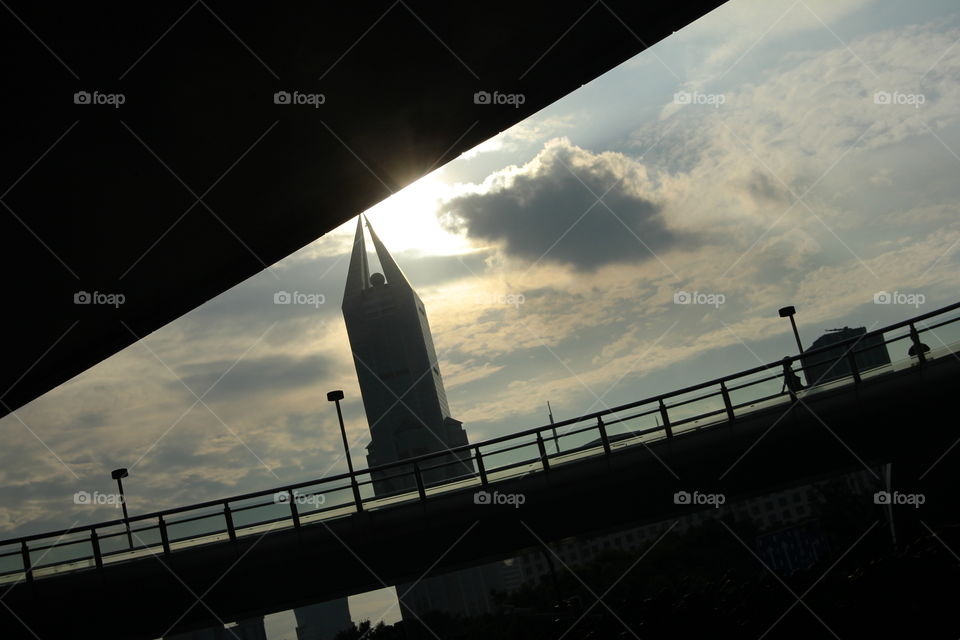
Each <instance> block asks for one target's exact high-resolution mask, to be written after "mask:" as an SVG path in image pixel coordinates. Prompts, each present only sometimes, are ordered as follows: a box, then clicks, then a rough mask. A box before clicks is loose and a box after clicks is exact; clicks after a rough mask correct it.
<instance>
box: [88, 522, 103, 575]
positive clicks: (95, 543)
mask: <svg viewBox="0 0 960 640" xmlns="http://www.w3.org/2000/svg"><path fill="white" fill-rule="evenodd" d="M90 545H91V546H92V547H93V563H94V564H95V565H96V567H97V569H103V554H102V553H101V552H100V538H99V537H98V536H97V530H96V529H90Z"/></svg>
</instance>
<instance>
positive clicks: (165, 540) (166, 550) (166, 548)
mask: <svg viewBox="0 0 960 640" xmlns="http://www.w3.org/2000/svg"><path fill="white" fill-rule="evenodd" d="M157 527H158V528H159V529H160V545H161V546H162V547H163V555H165V556H169V555H170V538H169V537H168V535H167V522H166V521H165V520H164V519H163V516H160V518H159V520H158V524H157Z"/></svg>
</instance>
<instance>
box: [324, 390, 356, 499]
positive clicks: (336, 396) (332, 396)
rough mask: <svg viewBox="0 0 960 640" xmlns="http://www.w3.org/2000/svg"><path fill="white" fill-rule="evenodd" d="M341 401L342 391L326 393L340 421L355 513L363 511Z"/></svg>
mask: <svg viewBox="0 0 960 640" xmlns="http://www.w3.org/2000/svg"><path fill="white" fill-rule="evenodd" d="M341 400H343V391H342V390H340V389H336V390H335V391H330V392H328V393H327V401H328V402H333V403H336V405H337V420H339V421H340V436H341V437H342V438H343V453H344V455H346V456H347V469H349V470H350V484H351V485H353V499H354V501H355V502H356V504H357V511H363V502H362V501H361V500H360V487H359V485H357V477H356V476H355V475H354V474H353V461H352V460H351V459H350V445H349V444H348V443H347V429H346V427H344V426H343V412H342V411H341V410H340V401H341Z"/></svg>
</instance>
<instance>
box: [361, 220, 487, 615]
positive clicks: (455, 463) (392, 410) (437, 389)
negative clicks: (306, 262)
mask: <svg viewBox="0 0 960 640" xmlns="http://www.w3.org/2000/svg"><path fill="white" fill-rule="evenodd" d="M367 229H369V231H370V239H371V240H372V241H373V247H374V250H375V251H376V255H377V260H378V261H379V262H380V268H381V269H382V270H383V273H373V274H371V273H370V267H369V264H368V257H367V248H366V240H365V238H364V230H363V219H362V218H360V219H358V220H357V232H356V235H355V237H354V242H353V254H352V255H351V257H350V268H349V271H348V273H347V286H346V289H345V291H344V294H343V318H344V321H345V322H346V325H347V335H348V336H349V338H350V348H351V349H352V350H353V361H354V365H355V366H356V369H357V378H358V379H359V381H360V393H361V394H362V396H363V408H364V410H365V411H366V414H367V422H368V424H369V425H370V444H369V445H368V447H367V464H368V465H369V466H370V467H375V466H378V465H383V464H388V463H390V462H397V461H400V460H405V459H408V458H411V457H415V456H420V455H424V454H428V453H436V452H442V451H445V450H448V449H452V448H454V447H459V446H462V445H465V444H468V442H467V434H466V431H464V429H463V426H462V423H461V422H460V421H459V420H455V419H454V418H452V417H451V416H450V409H449V407H448V406H447V394H446V392H445V391H444V389H443V378H442V377H441V375H440V365H439V364H438V362H437V354H436V351H435V350H434V346H433V338H432V337H431V335H430V324H429V322H427V311H426V309H425V308H424V306H423V302H422V301H421V300H420V296H418V295H417V292H416V291H414V290H413V287H412V286H411V285H410V282H409V281H408V280H407V278H406V276H404V274H403V272H402V271H401V270H400V267H399V266H397V263H396V262H395V261H394V259H393V256H391V255H390V253H389V252H388V251H387V250H386V248H385V247H384V246H383V243H382V242H380V238H378V237H377V234H376V233H375V232H374V230H373V228H372V227H371V226H370V223H369V222H368V223H367ZM441 464H442V465H443V466H440V467H439V468H436V467H437V465H441ZM429 466H430V467H434V468H432V469H429V470H425V471H424V472H423V480H424V483H425V484H430V483H432V482H440V481H443V480H448V479H451V478H455V477H463V476H469V475H473V474H474V473H475V469H474V466H473V462H472V460H470V459H469V453H463V454H460V455H458V456H454V455H453V454H450V455H448V456H445V457H444V458H442V459H438V460H435V461H434V460H432V461H431V462H430V464H429ZM398 475H399V476H400V477H388V476H398ZM415 488H416V480H415V478H414V475H413V473H412V465H404V466H402V467H399V468H395V469H391V470H390V471H389V473H374V474H373V490H374V493H375V494H376V495H378V496H382V495H388V494H391V493H397V492H402V491H410V490H413V489H415ZM501 564H502V563H501ZM500 568H501V567H500V565H499V564H493V565H485V566H482V567H476V568H472V569H463V570H460V571H453V572H450V573H447V574H444V575H441V576H436V577H429V578H426V579H424V580H422V581H420V582H419V583H416V584H415V585H413V586H411V585H404V584H401V585H397V595H398V596H399V597H400V599H401V601H402V602H403V604H404V606H403V607H401V610H402V612H403V616H404V618H406V617H407V614H408V613H409V611H410V610H412V611H414V612H415V613H416V614H417V615H418V616H419V615H422V614H423V613H426V612H427V611H430V610H439V611H445V612H447V613H451V614H459V615H477V614H480V613H484V612H487V611H490V610H491V608H492V603H491V600H490V590H491V589H499V588H501V585H500V582H501V577H500V573H501V571H500ZM425 569H426V567H425Z"/></svg>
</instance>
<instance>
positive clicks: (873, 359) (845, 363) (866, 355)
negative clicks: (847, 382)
mask: <svg viewBox="0 0 960 640" xmlns="http://www.w3.org/2000/svg"><path fill="white" fill-rule="evenodd" d="M866 332H867V329H866V327H856V328H851V327H843V328H842V329H830V330H829V331H828V332H827V333H825V334H823V335H822V336H820V337H819V338H817V339H816V340H814V341H813V344H812V345H810V347H809V348H808V349H807V350H806V351H804V354H803V355H802V356H801V358H800V360H801V362H802V363H803V375H804V377H805V378H806V380H807V386H811V385H815V384H823V383H825V382H830V381H831V380H837V379H838V378H843V377H845V376H849V375H853V372H852V371H851V370H850V362H849V360H848V359H847V351H848V350H850V349H851V346H850V345H849V344H847V345H842V344H837V346H836V347H834V348H833V349H827V350H826V351H824V352H823V353H814V354H810V353H808V352H809V351H811V350H813V349H818V348H820V347H825V346H828V345H831V344H836V343H838V342H842V341H844V340H849V339H856V338H857V337H858V336H862V335H863V334H865V333H866ZM852 351H853V354H854V360H855V361H856V363H857V370H858V371H860V372H863V371H866V370H868V369H874V368H876V367H881V366H883V365H885V364H890V353H889V352H888V351H887V345H885V344H884V343H883V336H879V335H878V336H870V337H867V338H863V339H861V340H860V341H859V342H857V343H856V345H855V346H853V347H852Z"/></svg>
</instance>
